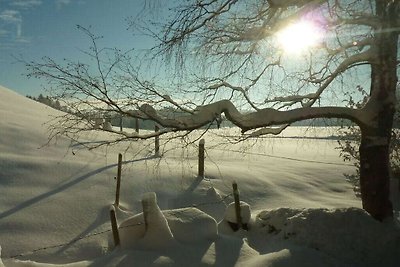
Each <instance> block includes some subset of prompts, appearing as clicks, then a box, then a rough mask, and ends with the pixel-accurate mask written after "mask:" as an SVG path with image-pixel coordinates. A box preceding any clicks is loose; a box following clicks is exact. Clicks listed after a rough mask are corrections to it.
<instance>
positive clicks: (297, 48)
mask: <svg viewBox="0 0 400 267" xmlns="http://www.w3.org/2000/svg"><path fill="white" fill-rule="evenodd" d="M320 39H321V33H320V31H319V29H318V27H317V26H316V25H315V24H313V23H311V22H308V21H301V22H297V23H293V24H290V25H288V26H287V27H285V28H284V29H282V30H281V31H279V32H278V33H277V41H278V44H279V45H280V46H281V47H282V48H283V50H284V51H285V52H287V53H291V54H300V53H302V52H304V51H305V50H307V49H309V48H311V47H313V46H316V45H317V44H318V43H319V41H320Z"/></svg>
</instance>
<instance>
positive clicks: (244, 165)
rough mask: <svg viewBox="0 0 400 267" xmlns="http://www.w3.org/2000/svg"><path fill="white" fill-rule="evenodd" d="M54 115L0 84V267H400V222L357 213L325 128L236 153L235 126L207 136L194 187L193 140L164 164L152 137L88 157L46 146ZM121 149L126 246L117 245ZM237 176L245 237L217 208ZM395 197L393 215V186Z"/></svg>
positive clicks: (67, 145) (82, 151)
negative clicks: (231, 137)
mask: <svg viewBox="0 0 400 267" xmlns="http://www.w3.org/2000/svg"><path fill="white" fill-rule="evenodd" d="M61 114H62V113H61V112H58V111H56V110H54V109H52V108H50V107H47V106H45V105H43V104H40V103H37V102H35V101H33V100H30V99H28V98H26V97H24V96H21V95H18V94H16V93H14V92H13V91H11V90H9V89H7V88H4V87H1V86H0V118H1V120H0V129H1V134H0V151H1V153H0V247H1V259H2V262H1V261H0V266H3V265H5V266H7V267H8V266H271V267H276V266H286V267H287V266H289V267H290V266H300V267H301V266H360V267H361V266H363V267H364V266H371V267H372V266H387V267H395V266H400V258H399V255H400V228H399V225H398V222H397V221H396V222H384V223H378V222H376V221H375V220H373V219H372V218H370V217H369V216H368V214H366V213H365V212H364V211H363V210H361V209H360V205H361V203H360V200H359V199H357V198H356V197H355V196H354V193H353V191H352V187H351V185H350V184H349V183H348V182H346V181H345V179H344V177H343V173H350V172H353V171H354V169H353V167H352V166H351V165H348V164H344V163H343V162H342V161H341V159H340V158H339V157H338V151H337V150H335V149H334V148H335V146H336V142H335V141H334V140H332V139H330V138H328V137H329V136H331V135H335V132H334V129H332V128H328V129H322V128H319V129H318V130H309V131H306V129H305V128H303V127H294V128H291V129H288V131H287V132H285V133H284V135H283V137H285V138H282V137H270V138H264V139H261V140H259V141H257V142H255V143H254V142H253V141H246V142H244V143H240V144H231V145H228V144H227V143H226V141H225V139H224V138H223V137H222V136H223V135H226V134H232V129H221V130H213V131H211V132H209V133H207V134H206V135H205V136H204V137H203V138H205V140H206V161H205V165H206V170H205V173H206V175H205V176H206V177H205V178H204V179H201V178H198V177H197V148H196V143H195V144H194V145H189V146H188V147H186V148H179V145H180V144H179V143H178V141H175V142H168V143H167V144H166V145H165V146H163V147H162V150H163V151H164V152H165V153H164V154H163V156H162V158H156V157H153V151H152V148H153V146H152V141H151V140H149V141H133V142H131V143H125V144H120V145H115V146H112V147H101V148H99V149H98V150H90V151H89V150H87V149H86V148H85V147H84V145H82V144H77V143H74V142H71V141H69V140H67V139H66V138H62V137H60V138H58V139H56V140H52V141H51V142H50V143H49V144H47V142H48V138H47V137H48V131H47V124H46V123H48V122H49V121H50V120H51V119H54V118H55V117H56V116H59V115H61ZM195 134H196V133H195ZM304 134H306V135H307V137H308V138H296V137H301V136H303V135H304ZM316 137H318V138H316ZM106 138H107V135H106V134H105V133H100V132H99V133H96V134H94V135H92V136H85V137H82V140H81V141H82V143H85V142H91V143H93V142H96V143H99V142H101V141H102V140H105V139H106ZM163 138H164V139H163ZM163 140H164V141H165V137H162V138H161V141H162V142H163ZM221 142H224V143H225V145H220V146H217V145H216V144H218V143H221ZM173 148H174V149H173ZM118 153H122V154H123V164H122V182H121V205H120V207H119V208H116V214H117V220H118V224H119V233H120V238H121V244H122V246H121V247H117V248H114V245H113V236H112V231H111V224H110V217H109V211H110V207H111V205H112V204H113V203H114V200H115V188H116V180H115V179H114V177H115V176H116V174H117V155H118ZM233 181H236V182H237V184H238V186H239V190H240V198H241V200H242V201H244V202H246V203H248V204H249V206H247V207H249V209H248V211H250V212H251V218H248V221H245V222H244V223H246V225H247V227H248V230H243V229H241V230H239V231H237V232H234V231H233V230H232V228H231V226H230V223H229V222H228V220H229V221H230V222H231V223H232V220H233V221H234V220H235V216H234V214H232V212H231V211H228V212H227V213H225V212H226V207H227V206H228V205H229V204H230V203H231V202H233V197H232V182H233ZM393 188H397V185H395V184H394V185H393ZM151 192H154V193H155V195H154V194H151ZM149 193H150V194H149ZM143 198H144V199H143ZM392 198H393V200H394V202H395V203H394V204H395V205H394V206H395V208H396V210H397V212H396V216H399V212H398V210H399V206H400V200H399V199H400V197H399V193H398V192H397V190H393V195H392ZM142 200H144V203H145V204H143V203H142ZM146 203H147V204H146ZM142 205H145V206H146V205H147V206H146V207H148V210H147V212H148V213H147V214H148V217H147V220H148V221H147V223H146V222H145V219H144V216H143V213H142V212H143V209H142ZM244 213H245V209H243V215H245V214H244ZM248 215H249V216H250V213H249V214H248ZM224 217H226V218H228V220H226V219H224ZM243 218H244V219H246V218H245V216H243Z"/></svg>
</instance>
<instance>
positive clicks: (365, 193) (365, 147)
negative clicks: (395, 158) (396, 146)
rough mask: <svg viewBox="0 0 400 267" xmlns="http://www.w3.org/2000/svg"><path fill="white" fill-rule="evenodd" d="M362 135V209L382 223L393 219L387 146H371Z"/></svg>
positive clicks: (369, 141)
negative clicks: (386, 219) (387, 219)
mask: <svg viewBox="0 0 400 267" xmlns="http://www.w3.org/2000/svg"><path fill="white" fill-rule="evenodd" d="M364 135H365V134H362V137H361V138H362V141H361V146H360V189H361V199H362V205H363V209H365V210H366V211H367V212H368V213H369V214H371V216H372V217H374V218H375V219H377V220H379V221H382V220H384V219H385V218H390V217H393V207H392V203H391V202H390V199H389V195H390V176H389V167H390V166H389V144H382V145H371V142H373V141H371V140H368V138H367V137H366V136H364Z"/></svg>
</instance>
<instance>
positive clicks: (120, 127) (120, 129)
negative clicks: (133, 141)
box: [119, 115, 123, 132]
mask: <svg viewBox="0 0 400 267" xmlns="http://www.w3.org/2000/svg"><path fill="white" fill-rule="evenodd" d="M122 130H123V129H122V115H121V116H120V117H119V131H120V132H122Z"/></svg>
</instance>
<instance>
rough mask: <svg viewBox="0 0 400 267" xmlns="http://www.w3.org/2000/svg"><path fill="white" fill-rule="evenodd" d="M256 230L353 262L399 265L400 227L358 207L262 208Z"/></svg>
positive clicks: (364, 264)
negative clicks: (378, 218) (382, 220)
mask: <svg viewBox="0 0 400 267" xmlns="http://www.w3.org/2000/svg"><path fill="white" fill-rule="evenodd" d="M254 224H255V225H254V227H255V228H258V229H257V230H256V231H260V232H262V233H263V234H264V235H266V236H268V237H270V238H272V239H274V240H287V241H292V242H294V243H295V244H297V245H300V246H306V247H308V248H311V249H314V250H317V251H321V252H324V253H325V254H326V255H330V256H332V257H333V256H334V257H339V258H340V259H341V260H343V261H344V262H348V263H351V266H378V265H379V266H387V267H389V266H393V267H395V266H399V260H398V259H395V258H394V257H393V256H392V255H399V253H400V229H399V227H398V226H397V225H396V224H395V223H394V222H386V223H380V222H378V221H376V220H374V219H373V218H372V217H370V216H369V215H368V214H367V213H366V212H365V211H364V210H361V209H358V208H342V209H322V208H321V209H290V208H279V209H275V210H270V211H262V212H260V213H259V214H258V215H257V217H256V220H255V223H254Z"/></svg>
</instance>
